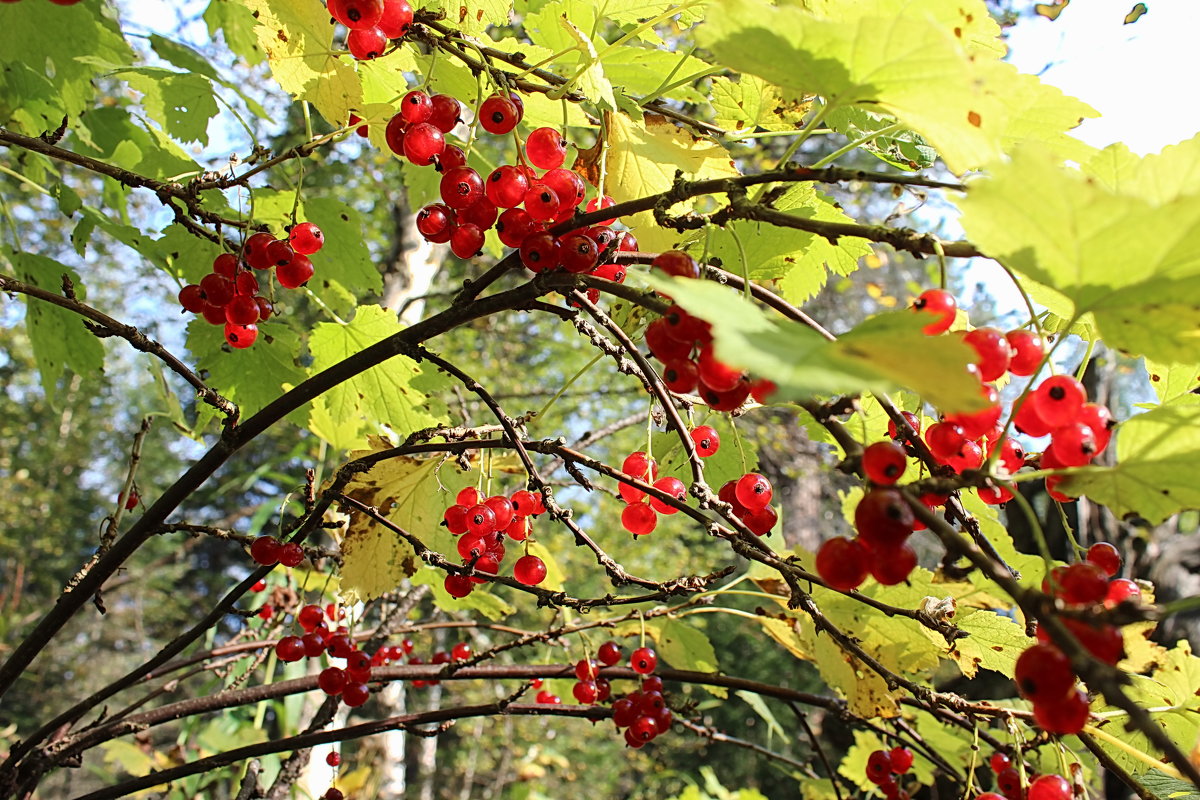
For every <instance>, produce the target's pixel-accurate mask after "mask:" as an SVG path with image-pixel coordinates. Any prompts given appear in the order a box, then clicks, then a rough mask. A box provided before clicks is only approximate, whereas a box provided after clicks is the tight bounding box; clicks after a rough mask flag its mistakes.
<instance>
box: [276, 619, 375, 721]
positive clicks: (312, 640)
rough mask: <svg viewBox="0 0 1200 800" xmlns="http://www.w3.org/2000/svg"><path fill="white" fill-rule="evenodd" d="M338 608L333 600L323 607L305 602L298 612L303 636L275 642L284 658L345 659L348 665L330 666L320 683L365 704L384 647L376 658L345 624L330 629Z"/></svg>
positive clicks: (357, 703)
mask: <svg viewBox="0 0 1200 800" xmlns="http://www.w3.org/2000/svg"><path fill="white" fill-rule="evenodd" d="M336 616H337V609H336V608H335V607H334V606H333V605H332V604H331V605H330V606H328V607H327V608H324V609H322V608H321V607H320V606H317V605H306V606H303V607H302V608H301V609H300V610H299V612H297V614H296V622H297V623H298V624H299V625H300V627H301V628H302V629H303V630H304V634H303V635H301V636H284V637H283V638H282V639H280V640H279V641H278V642H277V643H276V644H275V655H276V656H278V657H279V660H280V661H283V662H287V663H291V662H293V661H300V660H301V659H304V658H320V657H322V656H329V657H330V658H336V659H344V660H345V662H346V666H345V668H342V667H332V666H331V667H326V668H325V669H324V670H322V671H321V673H320V675H318V676H317V685H318V686H320V687H321V691H323V692H325V694H327V695H330V696H334V697H336V696H339V695H340V696H341V698H342V701H343V702H344V703H345V704H346V705H348V706H350V707H355V706H361V705H362V704H363V703H365V702H367V698H368V697H369V696H370V690H369V689H368V688H367V681H369V680H370V679H371V666H372V665H378V664H382V663H385V661H384V659H383V658H382V657H380V653H383V649H382V648H381V650H380V651H379V653H376V658H372V657H371V656H368V655H367V654H366V653H364V652H363V651H362V650H359V649H358V647H357V645H355V643H354V640H353V639H352V638H351V636H350V632H349V630H348V629H347V628H346V627H345V626H338V627H337V628H335V629H333V630H330V628H329V625H328V624H327V620H328V621H329V622H333V621H335V619H336Z"/></svg>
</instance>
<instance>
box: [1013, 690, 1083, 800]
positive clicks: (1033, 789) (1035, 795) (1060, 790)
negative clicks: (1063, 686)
mask: <svg viewBox="0 0 1200 800" xmlns="http://www.w3.org/2000/svg"><path fill="white" fill-rule="evenodd" d="M1085 708H1086V705H1085ZM1026 797H1027V798H1028V800H1071V784H1069V783H1067V780H1066V778H1064V777H1062V776H1061V775H1042V776H1040V777H1038V778H1035V779H1034V781H1033V782H1032V783H1030V784H1029V794H1028V795H1026Z"/></svg>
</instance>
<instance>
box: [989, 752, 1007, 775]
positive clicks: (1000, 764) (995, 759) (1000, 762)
mask: <svg viewBox="0 0 1200 800" xmlns="http://www.w3.org/2000/svg"><path fill="white" fill-rule="evenodd" d="M988 766H990V767H991V768H992V772H995V773H996V774H997V775H998V774H1000V773H1001V772H1003V771H1004V770H1006V769H1008V768H1009V767H1010V766H1012V759H1011V758H1009V757H1008V756H1007V755H1005V754H1004V753H992V757H991V758H990V759H988Z"/></svg>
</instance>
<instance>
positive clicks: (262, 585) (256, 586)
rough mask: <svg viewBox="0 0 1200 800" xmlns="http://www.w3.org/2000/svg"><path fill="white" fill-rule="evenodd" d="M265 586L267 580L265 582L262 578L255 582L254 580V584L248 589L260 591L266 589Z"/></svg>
mask: <svg viewBox="0 0 1200 800" xmlns="http://www.w3.org/2000/svg"><path fill="white" fill-rule="evenodd" d="M266 588H267V582H266V581H264V580H257V581H255V582H254V585H253V586H251V587H250V591H252V592H261V591H262V590H263V589H266Z"/></svg>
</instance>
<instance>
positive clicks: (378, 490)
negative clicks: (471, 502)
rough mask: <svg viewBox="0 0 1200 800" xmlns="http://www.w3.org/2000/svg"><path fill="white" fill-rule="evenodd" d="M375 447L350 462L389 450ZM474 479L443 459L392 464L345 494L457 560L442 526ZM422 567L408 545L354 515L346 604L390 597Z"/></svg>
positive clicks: (348, 536)
mask: <svg viewBox="0 0 1200 800" xmlns="http://www.w3.org/2000/svg"><path fill="white" fill-rule="evenodd" d="M373 444H374V445H375V446H374V447H373V448H372V449H371V450H363V451H357V452H355V453H352V454H351V457H352V458H361V457H363V456H366V455H369V454H370V453H373V452H378V451H379V450H382V449H385V448H386V447H387V446H390V445H388V444H387V443H386V442H384V441H383V440H379V439H374V440H373ZM473 479H474V476H473V475H472V474H470V473H463V472H459V471H458V469H457V468H455V467H454V466H453V465H452V464H451V463H450V462H445V461H442V460H441V459H437V458H430V459H416V458H408V457H401V458H392V459H388V460H386V461H381V462H380V463H378V464H376V465H375V466H374V467H372V468H371V470H370V471H368V472H366V473H364V474H362V475H361V476H359V477H358V478H356V479H355V480H354V481H352V482H351V483H350V484H349V485H348V486H347V487H346V490H345V494H346V495H347V496H349V497H353V498H354V499H355V500H358V501H359V502H361V503H363V504H365V505H368V506H371V507H373V508H376V509H377V510H378V511H379V512H380V514H382V515H383V516H385V517H387V519H388V520H390V521H391V522H393V523H395V524H396V525H397V526H398V527H400V528H401V529H403V530H404V531H407V532H408V533H409V534H411V535H412V536H414V537H416V538H417V539H419V540H421V542H422V543H423V544H425V546H426V547H429V548H430V549H432V550H435V551H438V552H441V553H443V554H450V555H453V554H454V552H455V551H454V540H453V538H452V537H451V536H450V534H449V533H448V532H447V531H446V530H445V529H444V528H442V527H441V526H440V525H439V523H440V522H441V518H442V514H443V513H444V512H445V509H446V507H447V506H448V505H450V504H451V503H453V502H454V499H453V498H454V494H455V493H456V492H457V491H458V490H459V489H461V488H462V487H464V486H467V485H469V484H470V483H472V482H473ZM418 566H419V561H418V560H417V558H416V556H415V555H414V552H413V548H412V546H411V545H409V544H408V542H407V541H405V540H404V539H402V538H401V537H400V536H399V535H398V534H396V533H394V532H392V531H390V530H388V529H387V528H385V527H384V526H383V525H380V524H378V523H376V522H375V521H374V520H372V519H370V518H369V517H368V516H367V515H365V514H361V513H357V512H351V513H350V524H349V526H348V527H347V529H346V533H345V537H344V538H343V540H342V569H341V595H342V598H343V599H344V600H345V601H346V602H351V603H353V602H363V601H366V600H370V599H372V598H375V597H379V596H380V595H383V594H385V593H387V592H390V591H392V590H393V589H395V588H396V587H397V586H399V585H400V582H401V581H402V580H404V579H405V578H407V577H409V576H411V575H412V574H413V573H414V572H415V571H416V569H417V567H418Z"/></svg>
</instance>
